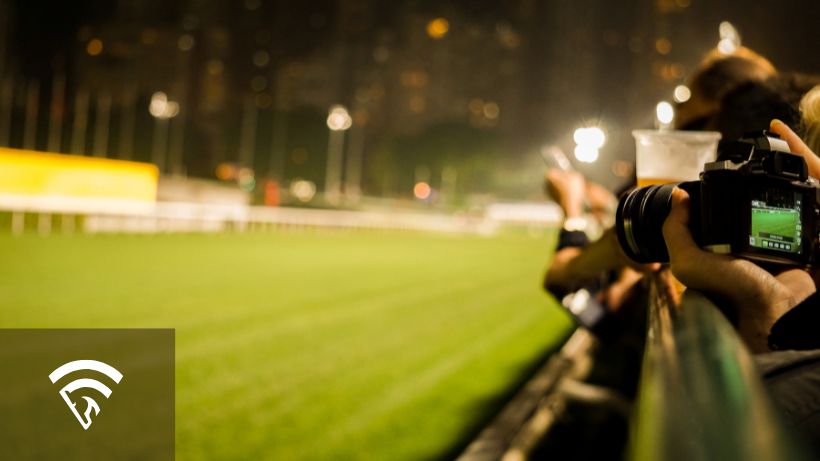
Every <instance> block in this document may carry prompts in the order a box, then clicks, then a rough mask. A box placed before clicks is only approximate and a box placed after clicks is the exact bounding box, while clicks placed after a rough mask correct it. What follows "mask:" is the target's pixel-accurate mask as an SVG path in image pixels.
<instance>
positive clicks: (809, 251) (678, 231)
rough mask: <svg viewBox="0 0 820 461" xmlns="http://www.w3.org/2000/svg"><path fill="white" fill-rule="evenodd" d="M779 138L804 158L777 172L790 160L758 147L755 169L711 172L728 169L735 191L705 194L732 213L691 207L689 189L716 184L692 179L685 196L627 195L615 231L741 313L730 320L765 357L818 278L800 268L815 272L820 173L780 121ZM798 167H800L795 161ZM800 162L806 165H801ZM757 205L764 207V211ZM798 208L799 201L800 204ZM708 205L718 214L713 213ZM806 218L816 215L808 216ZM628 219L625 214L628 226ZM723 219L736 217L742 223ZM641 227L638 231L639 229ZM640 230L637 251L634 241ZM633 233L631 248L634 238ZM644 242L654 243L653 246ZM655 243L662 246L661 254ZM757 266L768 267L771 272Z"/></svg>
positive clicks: (629, 249) (775, 128) (673, 192)
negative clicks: (781, 324) (773, 334)
mask: <svg viewBox="0 0 820 461" xmlns="http://www.w3.org/2000/svg"><path fill="white" fill-rule="evenodd" d="M772 132H773V133H775V134H778V135H780V136H782V138H783V140H785V141H787V142H788V148H789V150H790V151H791V152H793V153H794V154H797V155H799V157H798V156H796V155H790V157H791V158H790V157H786V161H785V162H783V159H782V158H781V159H780V160H775V162H779V163H777V164H774V163H772V158H775V159H777V156H779V155H789V154H786V153H784V152H778V153H772V151H771V150H768V149H762V148H760V147H758V146H760V144H758V145H754V146H753V147H754V149H753V150H752V151H750V155H749V157H748V161H745V162H739V164H738V163H735V164H734V166H736V168H733V169H732V168H720V169H714V168H713V169H712V170H709V171H713V172H714V171H722V172H723V173H722V174H721V176H717V177H718V178H722V179H721V180H722V181H728V182H729V184H733V187H735V189H732V188H728V189H727V188H725V183H724V186H723V187H724V188H723V189H721V186H720V185H717V186H716V187H715V186H714V185H708V186H705V187H706V188H708V187H713V188H716V189H717V190H720V191H722V192H723V193H724V194H727V195H726V196H725V200H724V201H723V202H720V203H719V206H722V207H727V206H734V207H735V208H734V209H727V208H717V209H715V208H714V206H715V204H712V203H704V201H703V195H701V196H700V197H698V200H699V203H698V204H697V205H696V206H692V202H693V199H692V197H690V194H689V193H688V192H687V190H686V189H689V190H693V189H694V190H695V191H696V192H695V194H697V193H698V192H700V193H701V194H702V192H703V188H704V185H703V183H704V182H706V181H710V180H714V179H715V177H716V176H715V175H714V174H712V175H709V176H711V178H709V177H707V174H708V171H706V172H704V174H703V175H702V176H701V181H693V182H692V183H690V185H689V186H684V188H679V187H674V186H671V185H665V186H650V187H648V188H644V189H638V190H637V191H633V193H632V194H630V196H632V197H631V199H630V196H626V197H625V198H623V199H622V201H621V203H620V205H619V219H618V224H617V226H618V234H619V240H620V242H621V245H622V246H623V247H624V250H625V252H626V253H627V254H628V255H630V256H631V257H632V256H637V257H639V258H643V259H642V260H656V261H657V260H668V261H669V262H670V268H671V270H672V272H673V274H674V275H675V276H676V277H677V278H678V279H679V280H680V281H681V282H682V283H684V284H685V285H686V286H687V287H690V288H694V289H697V290H700V291H703V292H705V293H708V294H711V295H713V296H716V297H719V298H722V299H724V300H725V301H727V302H728V303H729V305H730V307H732V308H733V309H734V311H732V312H728V313H729V314H730V315H731V316H733V317H735V318H736V321H737V328H738V332H739V333H740V335H741V336H742V337H743V338H744V339H745V340H746V342H747V344H748V345H749V346H750V348H751V349H752V350H753V351H756V352H761V351H765V350H767V349H768V348H767V342H766V338H767V336H768V332H769V331H770V329H771V326H772V325H773V324H774V322H775V321H776V320H777V319H778V318H780V317H781V316H782V315H783V314H784V313H785V312H787V311H788V310H789V309H791V308H792V307H794V306H795V305H797V304H798V303H800V302H801V301H803V300H804V299H805V298H807V297H808V296H809V295H811V294H812V293H813V292H814V291H815V286H814V283H813V281H812V278H811V276H810V275H809V274H808V273H807V272H806V271H805V270H803V269H802V268H795V266H797V267H807V266H811V264H812V263H814V261H815V259H816V258H815V254H816V252H817V243H816V242H817V238H816V237H817V229H816V228H817V223H816V214H814V212H815V211H816V210H817V209H818V205H817V199H816V198H814V197H816V196H817V189H818V188H817V185H816V184H815V183H813V182H812V181H811V180H810V179H809V178H808V177H807V176H808V174H811V175H812V176H813V175H816V174H818V173H820V168H817V166H820V159H817V157H815V156H814V154H813V153H812V152H811V150H809V149H808V148H807V147H806V146H805V144H803V143H802V141H800V139H799V138H798V137H797V136H796V135H795V134H794V133H793V132H792V131H791V130H790V129H789V128H788V127H786V126H785V125H784V124H782V123H776V122H775V123H773V124H772ZM741 147H745V146H741ZM781 147H782V146H781ZM764 151H765V153H764ZM755 152H757V158H756V159H755V158H754V157H755ZM801 157H802V159H801ZM764 159H768V160H766V161H763V160H764ZM795 159H797V160H800V161H799V162H796V161H795ZM758 160H761V161H760V162H758ZM767 162H769V163H767ZM716 163H720V162H716ZM798 163H799V164H800V165H801V166H799V167H798V166H796V165H797V164H798ZM784 164H785V166H786V168H785V170H784V168H783V166H784ZM809 165H811V166H809ZM723 166H724V167H726V166H727V165H725V164H724V165H723ZM812 166H813V167H814V168H812ZM752 167H754V168H752ZM744 168H745V170H744ZM707 170H708V169H707ZM804 170H805V171H804ZM801 171H804V172H802V173H801ZM727 178H728V179H727ZM733 181H734V182H733ZM691 184H699V185H700V189H696V188H693V186H692V185H691ZM738 184H740V186H738ZM647 189H652V190H653V191H654V192H653V191H650V190H647ZM641 191H643V192H641ZM649 192H652V193H651V194H650V193H649ZM713 192H714V191H713ZM761 194H762V195H761ZM755 199H756V200H757V202H758V203H757V204H755ZM760 199H765V200H762V202H763V203H760V202H761V200H760ZM773 199H774V200H773ZM798 200H799V201H800V203H797V202H798ZM732 204H734V205H732ZM710 206H711V207H713V208H711V209H710V208H708V207H710ZM625 208H627V209H625ZM630 208H631V209H630ZM807 210H810V211H812V213H807V212H806V211H807ZM695 212H697V213H699V215H698V217H700V218H701V221H700V222H695V221H696V219H692V218H693V214H694V213H695ZM636 213H637V214H638V215H640V216H641V217H642V220H641V221H640V222H638V221H635V220H633V221H632V222H629V221H627V220H628V219H629V217H628V216H630V215H631V216H635V215H636ZM760 214H763V219H762V221H763V222H758V223H756V224H755V223H754V220H755V218H757V219H758V220H759V221H760V217H761V215H760ZM784 215H785V216H784ZM624 216H627V218H626V220H625V219H624ZM704 216H705V218H704ZM726 217H733V218H735V219H739V220H740V222H736V221H732V220H731V219H726ZM798 218H799V220H798ZM720 219H722V220H723V221H722V226H725V227H726V228H725V229H724V228H720V229H717V230H715V232H713V233H711V234H708V235H704V234H705V233H708V232H710V229H713V228H710V227H708V225H709V224H708V223H712V224H711V225H714V223H715V222H716V220H720ZM704 221H705V222H706V224H705V223H704ZM634 224H637V226H638V227H639V228H637V229H636V228H634V227H635V226H634ZM798 224H799V226H800V227H799V228H798V227H797V226H798ZM641 226H642V227H641ZM693 229H694V230H695V232H698V231H700V232H701V235H699V236H698V238H699V239H700V240H698V239H697V238H695V235H697V234H695V232H693ZM798 230H799V231H800V232H799V235H797V231H798ZM636 231H637V238H639V239H640V242H641V243H640V244H638V241H635V239H636V235H635V232H636ZM747 232H748V233H747ZM754 232H757V234H753V233H754ZM629 233H631V234H632V235H631V238H632V239H633V242H629V240H628V239H629V238H630V237H629V235H628V234H629ZM693 234H694V235H693ZM755 235H757V236H758V237H763V240H764V241H772V242H786V241H787V240H786V239H787V238H792V242H799V243H798V244H797V245H798V247H797V248H795V247H792V248H788V247H786V248H772V247H769V246H768V245H767V244H760V245H757V246H756V245H753V244H752V243H751V242H752V240H751V239H752V238H753V237H755ZM644 236H648V237H649V239H650V243H649V244H647V241H646V238H645V237H644ZM716 236H717V237H716ZM718 238H720V239H726V240H723V241H721V240H718ZM747 239H748V240H747ZM658 240H660V243H661V245H662V246H658ZM704 242H706V245H708V244H712V245H715V244H718V245H720V244H722V245H728V247H727V246H724V247H723V248H722V250H723V251H717V252H716V251H705V250H704V249H702V247H703V246H706V245H704ZM633 243H634V245H632V244H633ZM784 244H785V243H784ZM764 245H765V247H764ZM710 249H712V250H714V248H710ZM726 250H728V251H726ZM720 253H724V254H720ZM735 256H741V257H742V258H738V257H735ZM752 261H758V262H760V263H762V264H764V265H767V266H768V267H769V269H770V270H771V271H772V272H768V271H766V270H764V269H763V268H762V267H760V266H758V265H757V264H755V263H753V262H752Z"/></svg>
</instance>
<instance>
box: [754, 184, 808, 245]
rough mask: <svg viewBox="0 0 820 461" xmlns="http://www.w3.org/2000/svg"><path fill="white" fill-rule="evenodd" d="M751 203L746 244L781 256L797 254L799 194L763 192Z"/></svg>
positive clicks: (798, 243)
mask: <svg viewBox="0 0 820 461" xmlns="http://www.w3.org/2000/svg"><path fill="white" fill-rule="evenodd" d="M761 195H762V197H760V198H759V199H753V200H752V226H751V227H752V231H751V235H750V236H749V245H751V246H753V247H756V248H765V249H767V250H775V251H782V252H784V253H800V242H801V240H800V232H801V224H800V194H798V193H794V192H786V193H783V192H780V193H777V192H774V191H766V192H764V193H763V194H761Z"/></svg>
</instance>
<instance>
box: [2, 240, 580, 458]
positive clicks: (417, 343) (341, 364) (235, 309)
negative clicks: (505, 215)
mask: <svg viewBox="0 0 820 461" xmlns="http://www.w3.org/2000/svg"><path fill="white" fill-rule="evenodd" d="M551 242H552V240H551V239H547V238H541V239H534V238H531V237H527V236H505V237H494V238H481V237H450V236H434V235H423V234H398V233H396V234H364V233H351V234H345V233H309V234H296V233H274V234H244V235H236V234H234V235H155V236H123V235H118V236H103V235H98V236H83V235H73V236H50V237H39V236H36V235H26V236H23V237H17V238H14V237H11V236H9V235H0V254H2V260H1V261H2V263H0V326H2V327H173V328H176V329H177V330H176V331H177V333H176V338H177V344H176V359H177V368H176V370H177V378H176V379H177V385H176V408H177V412H176V418H177V419H176V421H177V422H176V425H177V433H176V438H177V459H179V460H200V459H218V460H228V459H230V460H263V459H277V460H278V459H281V460H300V459H311V460H313V459H373V460H399V459H431V458H445V457H451V456H453V455H454V453H455V452H456V451H457V450H458V449H459V448H460V447H462V446H463V445H464V444H465V443H466V442H467V441H468V440H469V438H470V437H471V436H472V435H473V434H474V433H475V431H476V430H477V429H478V428H479V427H480V426H481V425H482V424H484V423H486V422H487V420H488V419H489V418H491V417H492V415H493V413H494V412H495V411H496V410H497V409H498V406H499V405H500V404H501V403H502V402H503V399H504V398H505V397H506V396H508V394H509V393H510V392H511V391H513V390H514V389H515V386H516V385H518V384H519V383H520V382H521V380H522V379H523V378H524V377H525V376H526V374H527V373H528V372H530V371H531V370H532V367H533V366H535V365H536V364H537V363H538V361H539V359H540V358H542V357H543V356H544V355H545V354H546V353H547V352H548V351H550V350H551V349H552V348H554V347H556V346H557V345H558V343H559V342H560V340H561V339H562V338H563V337H564V335H565V334H566V333H567V332H568V328H569V327H570V321H569V320H568V318H567V317H566V316H565V315H564V314H563V312H562V311H560V309H559V308H558V307H557V306H555V304H554V302H553V301H551V300H550V299H549V298H548V297H547V296H546V295H544V294H543V293H542V292H541V291H540V288H539V283H540V277H541V274H542V271H543V269H544V267H545V266H546V264H547V262H548V258H549V256H550V251H549V249H550V246H551V245H552V243H551Z"/></svg>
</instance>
